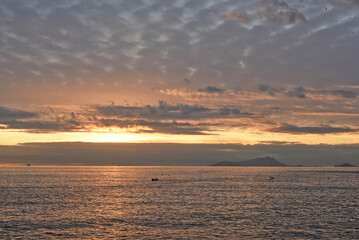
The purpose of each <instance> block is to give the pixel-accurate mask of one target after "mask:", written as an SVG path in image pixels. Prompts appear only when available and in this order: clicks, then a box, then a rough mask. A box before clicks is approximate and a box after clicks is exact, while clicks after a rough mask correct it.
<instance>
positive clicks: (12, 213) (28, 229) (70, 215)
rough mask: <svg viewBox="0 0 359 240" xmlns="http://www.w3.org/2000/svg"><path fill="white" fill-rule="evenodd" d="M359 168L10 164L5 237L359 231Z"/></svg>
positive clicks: (341, 235) (3, 199)
mask: <svg viewBox="0 0 359 240" xmlns="http://www.w3.org/2000/svg"><path fill="white" fill-rule="evenodd" d="M358 172H359V168H288V167H281V168H276V167H262V168H260V167H1V168H0V239H15V238H17V239H63V238H70V239H109V238H113V239H359V173H358ZM152 178H158V179H159V181H152V180H151V179H152Z"/></svg>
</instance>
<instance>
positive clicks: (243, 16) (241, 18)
mask: <svg viewBox="0 0 359 240" xmlns="http://www.w3.org/2000/svg"><path fill="white" fill-rule="evenodd" d="M226 16H227V17H228V18H229V19H233V20H237V21H240V22H246V23H248V22H250V21H251V18H250V17H249V15H248V14H247V13H245V12H243V13H241V14H239V15H237V14H236V13H235V12H232V11H228V12H227V13H226Z"/></svg>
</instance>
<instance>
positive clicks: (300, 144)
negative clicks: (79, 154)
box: [0, 0, 359, 165]
mask: <svg viewBox="0 0 359 240" xmlns="http://www.w3.org/2000/svg"><path fill="white" fill-rule="evenodd" d="M358 42H359V1H357V0H296V1H294V0H246V1H244V0H243V1H239V0H222V1H218V0H171V1H168V0H131V1H127V0H101V1H97V0H61V1H51V0H50V1H49V0H18V1H13V0H2V1H1V2H0V84H1V85H0V86H1V87H0V164H1V163H2V164H12V163H15V162H19V159H18V158H17V155H16V153H17V150H16V149H18V148H19V149H21V151H25V152H24V154H25V153H26V151H30V150H29V146H32V147H34V146H36V148H41V149H43V148H46V149H47V150H49V149H53V147H58V148H57V149H62V146H63V145H61V143H64V142H66V143H69V142H87V143H89V144H90V143H94V144H95V143H96V144H97V145H96V146H101V147H102V148H101V149H105V148H106V147H104V146H107V147H108V146H112V147H113V145H111V144H110V143H123V144H124V145H121V144H119V145H116V146H129V145H126V144H125V143H133V144H135V143H137V144H138V145H137V146H150V145H151V144H154V145H151V146H158V145H156V144H162V145H161V146H163V147H164V148H166V146H182V145H181V144H188V145H190V146H187V147H185V148H183V149H182V150H178V151H177V152H176V153H175V154H181V153H184V152H186V151H187V153H189V152H191V151H189V150H188V149H189V148H191V147H196V146H202V145H205V146H207V148H210V146H213V147H214V146H221V145H222V146H231V145H232V144H235V146H237V147H236V148H229V149H232V150H231V151H232V152H235V153H236V154H234V155H231V154H228V151H222V150H218V154H217V155H215V156H219V157H218V158H220V156H222V157H223V158H226V156H227V157H228V158H236V159H237V158H241V159H242V158H245V157H257V156H262V155H263V154H272V155H276V154H277V155H276V156H278V157H279V158H282V159H284V161H286V160H288V156H285V155H283V154H284V152H283V151H284V150H283V151H279V150H278V149H287V150H286V151H292V152H293V153H294V152H303V151H306V149H322V146H329V147H330V149H332V151H334V152H335V154H333V156H338V157H337V158H338V159H343V158H344V159H345V157H347V158H348V159H352V161H354V162H355V161H359V160H355V159H359V154H358V152H357V151H356V150H355V149H356V148H357V147H358V146H359V105H358V103H359V68H358V64H357V63H358V62H359V47H358ZM40 143H43V145H42V144H40ZM106 143H109V144H108V145H106ZM49 144H50V145H51V144H53V145H52V146H53V147H51V148H49ZM83 144H84V145H83V146H93V145H91V144H90V145H87V144H85V143H83ZM104 144H105V145H104ZM143 144H144V145H143ZM146 144H150V145H146ZM172 144H174V145H172ZM176 144H179V145H176ZM74 146H78V145H74ZM256 147H258V149H259V148H260V149H261V150H257V151H251V154H244V153H243V152H241V151H239V149H243V148H245V149H247V148H248V149H252V148H253V149H257V148H256ZM346 147H348V148H350V149H352V150H350V154H351V155H350V157H348V156H347V155H348V154H349V153H348V152H346V150H343V149H346ZM114 148H116V147H114ZM214 148H215V149H217V147H214ZM272 148H273V149H276V150H275V151H274V150H273V151H272V150H270V151H269V150H268V149H272ZM9 149H12V150H11V151H10V150H9ZM14 149H15V150H14ZM30 149H31V148H30ZM141 149H142V148H141ZM145 149H147V148H145ZM155 149H157V148H156V147H154V149H152V150H151V151H157V150H155ZM186 149H187V150H186ZM219 149H222V148H221V147H219ZM225 149H227V147H225ZM47 150H46V151H47ZM9 151H10V152H9ZM19 151H20V150H19ZM44 151H45V150H44ZM49 151H50V150H49ZM99 151H100V150H99ZM101 151H102V150H101ZM101 151H100V152H101ZM141 151H142V150H141ZM143 151H145V150H143ZM148 151H149V150H148ZM188 151H189V152H188ZM206 151H207V150H206ZM231 151H230V152H231ZM278 151H279V152H280V153H279V152H278ZM308 151H309V150H308ZM313 151H314V150H313ZM325 151H327V150H323V151H319V150H318V151H317V150H315V154H314V153H313V154H312V155H310V156H309V155H308V156H307V155H305V156H306V157H304V155H303V157H302V158H301V159H305V158H310V159H312V160H311V161H312V162H311V163H312V164H319V163H320V161H322V163H323V164H329V163H330V164H331V163H333V162H334V160H328V161H326V160H325V159H327V157H328V156H327V154H326V153H325ZM50 152H51V151H50ZM54 152H55V151H53V153H54ZM70 152H72V151H70ZM145 152H146V151H145ZM224 152H225V153H224ZM318 152H322V155H321V156H319V155H318V154H317V153H318ZM49 154H50V153H49ZM173 154H174V152H171V153H168V155H164V156H171V155H173ZM278 154H279V155H280V154H282V155H280V156H279V155H278ZM336 154H339V155H336ZM340 154H342V155H340ZM10 155H11V156H10ZM25 155H26V154H25ZM187 155H188V154H187ZM196 155H198V154H196ZM1 156H2V157H1ZM83 156H85V155H83ZM106 156H108V159H110V158H111V157H110V155H106ZM141 156H142V155H141ZM203 156H204V155H203ZM207 157H208V156H207ZM83 158H84V157H83ZM141 158H143V159H144V160H143V161H145V160H146V154H143V157H141ZM203 158H204V157H203ZM127 159H129V157H128V158H127ZM292 159H296V158H292ZM298 159H299V158H298ZM298 159H297V160H293V162H295V163H297V162H299V160H298ZM317 159H319V160H320V161H319V163H318V161H317ZM331 159H332V158H331ZM187 160H188V159H187ZM187 160H186V161H187ZM202 160H203V159H202ZM202 160H198V161H197V162H196V164H204V161H202ZM243 160H244V159H243ZM1 161H2V162H1ZM44 161H45V160H44ZM74 161H75V160H74ZM126 161H127V160H126ZM141 161H142V160H141ZM141 161H139V162H133V164H135V165H136V164H143V162H141ZM186 161H185V160H181V159H178V160H176V161H175V163H173V164H181V163H182V164H189V162H186ZM188 161H189V160H188ZM288 161H289V160H288ZM338 161H339V160H338ZM80 162H81V164H86V163H87V164H94V163H88V162H86V161H85V160H84V161H82V160H81V161H80ZM95 162H96V161H95ZM155 162H156V161H155ZM40 163H42V162H41V161H40V162H39V164H40ZM50 163H51V162H50ZM57 163H60V162H57ZM111 163H112V164H115V162H111ZM147 163H148V164H154V160H151V161H149V162H147ZM160 163H161V161H159V162H158V164H160ZM358 163H359V162H358ZM98 164H102V162H101V161H99V162H98ZM126 164H131V162H128V161H127V162H126ZM161 164H162V163H161ZM171 164H172V163H171Z"/></svg>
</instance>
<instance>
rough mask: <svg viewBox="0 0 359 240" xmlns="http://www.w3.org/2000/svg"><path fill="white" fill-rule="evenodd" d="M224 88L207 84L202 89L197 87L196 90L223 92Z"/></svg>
mask: <svg viewBox="0 0 359 240" xmlns="http://www.w3.org/2000/svg"><path fill="white" fill-rule="evenodd" d="M224 91H225V90H224V89H222V88H218V87H214V86H208V87H206V88H204V89H198V92H206V93H223V92H224Z"/></svg>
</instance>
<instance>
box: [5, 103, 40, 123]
mask: <svg viewBox="0 0 359 240" xmlns="http://www.w3.org/2000/svg"><path fill="white" fill-rule="evenodd" d="M36 116H37V114H36V113H33V112H26V111H22V110H17V109H12V108H7V107H1V106H0V120H14V119H26V118H34V117H36Z"/></svg>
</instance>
